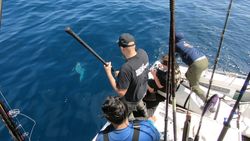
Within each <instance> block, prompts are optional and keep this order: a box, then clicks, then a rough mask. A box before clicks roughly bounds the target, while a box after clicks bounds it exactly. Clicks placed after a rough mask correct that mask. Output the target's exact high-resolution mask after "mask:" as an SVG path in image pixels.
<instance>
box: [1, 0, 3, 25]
mask: <svg viewBox="0 0 250 141" xmlns="http://www.w3.org/2000/svg"><path fill="white" fill-rule="evenodd" d="M2 8H3V1H2V0H0V29H1V25H2Z"/></svg>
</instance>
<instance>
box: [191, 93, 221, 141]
mask: <svg viewBox="0 0 250 141" xmlns="http://www.w3.org/2000/svg"><path fill="white" fill-rule="evenodd" d="M218 99H219V96H218V95H217V94H215V95H213V96H212V97H211V98H210V99H209V100H208V101H207V103H206V105H205V106H204V108H203V110H202V114H201V118H200V122H199V127H198V130H197V133H196V135H195V138H194V141H199V138H200V135H199V134H200V129H201V124H202V119H203V117H204V115H205V113H206V112H207V110H208V109H210V108H211V107H213V106H214V104H215V103H216V102H217V100H218Z"/></svg>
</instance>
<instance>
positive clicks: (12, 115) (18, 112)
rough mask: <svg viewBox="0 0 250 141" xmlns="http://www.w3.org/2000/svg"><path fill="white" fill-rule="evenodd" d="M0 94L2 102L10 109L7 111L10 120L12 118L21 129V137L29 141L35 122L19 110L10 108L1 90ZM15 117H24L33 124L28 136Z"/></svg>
mask: <svg viewBox="0 0 250 141" xmlns="http://www.w3.org/2000/svg"><path fill="white" fill-rule="evenodd" d="M0 94H1V96H2V97H3V99H4V102H5V103H6V105H7V107H8V108H9V109H10V110H9V111H8V114H9V115H10V116H11V117H12V118H14V119H15V120H16V121H17V123H18V126H17V128H19V127H21V129H22V130H23V132H24V133H23V135H24V136H27V137H28V138H29V141H31V137H32V133H33V130H34V127H35V125H36V121H35V120H34V119H32V118H31V117H29V116H27V115H25V114H23V113H21V112H20V110H19V109H12V108H11V107H10V105H9V103H8V101H7V100H6V98H5V96H4V95H3V93H2V91H1V90H0ZM17 115H21V116H24V117H25V118H27V119H29V120H31V121H32V122H33V123H34V124H33V126H32V128H31V130H30V135H29V132H26V130H25V129H24V128H23V126H22V124H21V123H20V121H19V120H18V119H17V118H16V116H17Z"/></svg>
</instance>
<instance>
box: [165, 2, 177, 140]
mask: <svg viewBox="0 0 250 141" xmlns="http://www.w3.org/2000/svg"><path fill="white" fill-rule="evenodd" d="M174 10H175V1H174V0H170V13H171V14H170V35H169V63H168V75H167V86H166V89H167V96H166V98H167V100H166V109H165V113H166V115H165V129H164V130H165V133H164V141H167V130H168V129H167V128H168V103H169V93H170V92H171V94H172V108H173V131H174V141H177V126H176V98H175V90H176V85H175V55H174V54H175V17H174ZM170 73H171V75H170ZM170 80H171V83H170ZM170 84H171V85H170Z"/></svg>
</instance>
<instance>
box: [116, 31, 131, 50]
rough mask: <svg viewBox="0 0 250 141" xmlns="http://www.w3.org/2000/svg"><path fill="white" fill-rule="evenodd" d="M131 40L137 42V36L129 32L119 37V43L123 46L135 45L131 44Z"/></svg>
mask: <svg viewBox="0 0 250 141" xmlns="http://www.w3.org/2000/svg"><path fill="white" fill-rule="evenodd" d="M130 42H134V43H135V38H134V36H133V35H131V34H129V33H122V34H121V35H120V37H119V40H118V45H119V46H121V47H131V46H134V45H135V44H131V45H129V43H130Z"/></svg>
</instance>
